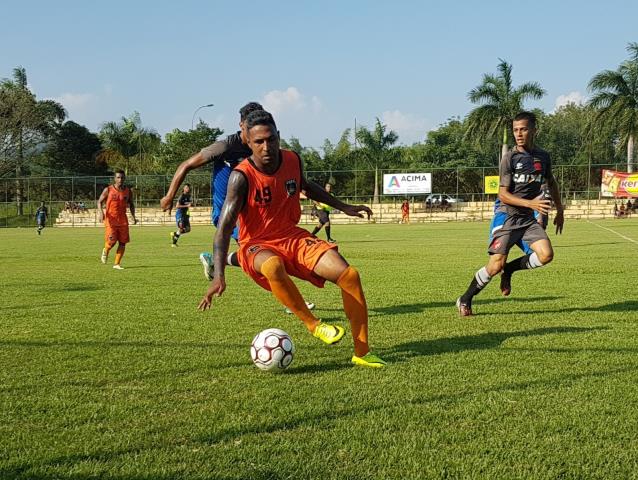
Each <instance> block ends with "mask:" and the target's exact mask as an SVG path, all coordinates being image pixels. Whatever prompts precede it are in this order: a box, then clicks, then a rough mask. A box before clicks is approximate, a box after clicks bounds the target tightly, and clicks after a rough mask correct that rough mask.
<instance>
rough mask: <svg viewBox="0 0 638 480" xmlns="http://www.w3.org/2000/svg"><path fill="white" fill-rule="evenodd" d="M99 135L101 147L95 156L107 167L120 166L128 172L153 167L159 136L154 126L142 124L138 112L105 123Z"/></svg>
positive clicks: (145, 171)
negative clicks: (102, 147)
mask: <svg viewBox="0 0 638 480" xmlns="http://www.w3.org/2000/svg"><path fill="white" fill-rule="evenodd" d="M99 137H100V140H101V141H102V145H103V146H104V149H103V150H102V151H101V152H100V154H99V155H98V158H99V159H100V160H101V161H103V162H104V163H106V164H107V165H109V167H111V168H122V169H123V170H124V171H125V172H126V174H127V175H128V174H129V171H130V170H132V171H133V172H134V173H138V174H143V173H148V172H149V171H151V170H154V165H153V164H154V160H155V157H154V156H153V153H155V151H157V150H158V149H159V146H160V144H161V138H160V136H159V134H158V133H157V132H156V131H155V130H152V129H149V128H145V127H143V126H142V120H141V118H140V114H139V113H138V112H133V113H132V114H131V115H130V116H129V117H128V118H127V117H122V118H121V120H120V122H106V123H104V124H103V125H102V128H101V129H100V133H99ZM136 157H137V158H136ZM135 160H136V161H135Z"/></svg>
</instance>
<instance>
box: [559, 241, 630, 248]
mask: <svg viewBox="0 0 638 480" xmlns="http://www.w3.org/2000/svg"><path fill="white" fill-rule="evenodd" d="M621 244H626V242H601V243H572V244H569V245H554V248H556V249H560V248H574V247H597V246H599V245H621Z"/></svg>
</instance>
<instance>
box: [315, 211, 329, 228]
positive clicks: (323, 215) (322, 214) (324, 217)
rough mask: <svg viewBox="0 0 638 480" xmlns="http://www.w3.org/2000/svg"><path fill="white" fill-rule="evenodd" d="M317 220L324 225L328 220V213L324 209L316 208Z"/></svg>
mask: <svg viewBox="0 0 638 480" xmlns="http://www.w3.org/2000/svg"><path fill="white" fill-rule="evenodd" d="M317 220H319V223H320V224H321V225H324V224H326V223H328V222H329V221H330V214H329V213H328V212H326V211H325V210H321V209H319V210H317Z"/></svg>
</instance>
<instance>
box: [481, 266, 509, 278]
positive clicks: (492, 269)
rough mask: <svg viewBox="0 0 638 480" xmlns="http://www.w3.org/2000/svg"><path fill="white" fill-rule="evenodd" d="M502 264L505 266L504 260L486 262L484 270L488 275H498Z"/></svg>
mask: <svg viewBox="0 0 638 480" xmlns="http://www.w3.org/2000/svg"><path fill="white" fill-rule="evenodd" d="M504 266H505V265H504V262H498V263H492V264H488V265H487V266H486V267H485V270H487V274H488V275H489V276H490V277H494V276H496V275H498V274H499V273H501V271H502V270H503V267H504Z"/></svg>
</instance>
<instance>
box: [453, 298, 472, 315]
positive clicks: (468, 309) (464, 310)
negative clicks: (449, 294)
mask: <svg viewBox="0 0 638 480" xmlns="http://www.w3.org/2000/svg"><path fill="white" fill-rule="evenodd" d="M456 308H457V309H458V311H459V315H460V316H461V317H471V316H472V315H473V313H472V305H468V304H467V303H463V302H461V297H459V298H457V299H456Z"/></svg>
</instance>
